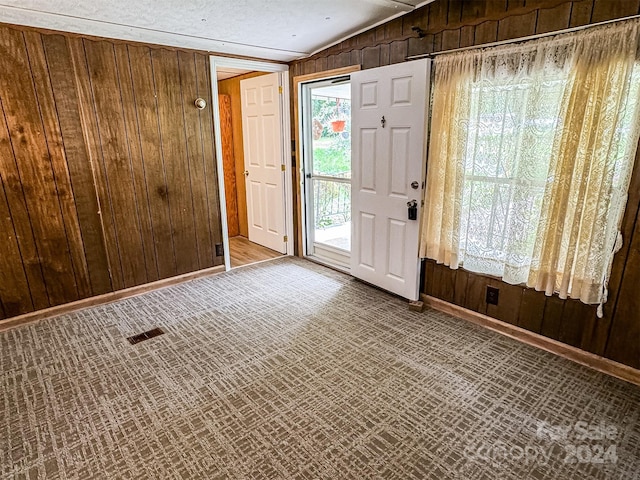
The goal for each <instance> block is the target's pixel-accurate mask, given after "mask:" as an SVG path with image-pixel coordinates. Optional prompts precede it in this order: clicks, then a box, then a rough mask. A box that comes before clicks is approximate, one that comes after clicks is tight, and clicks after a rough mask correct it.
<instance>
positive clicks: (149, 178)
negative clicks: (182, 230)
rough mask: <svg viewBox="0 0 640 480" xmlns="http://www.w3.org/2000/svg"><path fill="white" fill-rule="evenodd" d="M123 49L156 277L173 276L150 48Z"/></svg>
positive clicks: (171, 238) (129, 47) (172, 259)
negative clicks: (144, 187) (130, 77)
mask: <svg viewBox="0 0 640 480" xmlns="http://www.w3.org/2000/svg"><path fill="white" fill-rule="evenodd" d="M127 50H128V53H129V62H130V65H131V76H132V80H133V93H134V98H135V107H136V115H137V120H138V129H139V135H140V144H141V147H142V152H143V154H142V157H143V164H144V165H143V166H144V180H145V185H146V192H147V201H148V204H149V215H150V217H151V226H152V230H153V242H154V245H155V254H156V257H157V260H156V264H157V268H158V276H159V277H160V278H168V277H171V276H174V275H176V273H177V269H176V259H175V252H174V244H173V243H174V242H173V233H172V232H173V227H172V225H171V214H170V212H169V202H168V201H167V195H166V192H167V181H166V178H165V168H164V156H163V152H162V148H161V141H160V125H159V118H158V104H157V102H158V99H157V97H156V89H155V83H154V77H153V66H152V64H151V50H150V49H149V48H147V47H142V46H132V45H129V46H128V48H127Z"/></svg>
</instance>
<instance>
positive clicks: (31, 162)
mask: <svg viewBox="0 0 640 480" xmlns="http://www.w3.org/2000/svg"><path fill="white" fill-rule="evenodd" d="M0 71H2V72H10V74H9V75H7V74H3V75H0V92H1V95H2V104H3V108H4V114H5V119H6V122H7V126H8V129H9V135H10V138H11V143H12V145H13V146H14V148H13V153H14V155H15V163H16V165H17V170H18V176H17V177H14V178H10V177H9V183H11V182H17V183H18V184H21V185H22V190H23V192H24V197H25V200H26V206H27V211H28V217H29V220H26V219H24V220H23V221H27V222H29V221H30V223H31V229H32V231H33V236H34V239H35V242H36V245H37V247H38V250H37V251H38V257H37V258H32V259H28V260H27V262H33V261H35V262H37V263H39V264H40V268H41V269H42V273H43V277H44V280H45V284H46V288H47V292H48V296H49V301H50V302H51V304H53V305H58V304H61V303H66V302H71V301H74V300H77V299H78V290H77V287H76V282H75V278H74V271H73V264H72V260H71V257H70V255H69V245H68V243H67V238H66V232H65V226H64V220H63V218H62V212H61V210H60V204H59V202H58V192H57V189H56V183H55V177H54V172H53V169H52V166H51V157H50V155H49V150H48V147H47V142H46V137H45V131H44V128H43V124H42V118H41V117H40V111H39V104H38V98H37V96H36V90H35V85H34V80H33V77H32V73H31V67H30V63H29V57H28V53H27V49H26V46H25V40H24V37H23V35H22V33H20V32H18V31H16V30H12V29H5V31H4V32H3V35H1V36H0ZM3 171H4V170H3Z"/></svg>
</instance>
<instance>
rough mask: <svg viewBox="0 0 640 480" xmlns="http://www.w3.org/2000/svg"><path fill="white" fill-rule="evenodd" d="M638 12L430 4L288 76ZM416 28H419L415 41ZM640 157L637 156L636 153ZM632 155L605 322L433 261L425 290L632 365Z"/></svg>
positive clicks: (635, 274)
mask: <svg viewBox="0 0 640 480" xmlns="http://www.w3.org/2000/svg"><path fill="white" fill-rule="evenodd" d="M639 13H640V0H621V1H612V0H579V1H567V0H526V2H525V1H524V0H504V1H500V0H464V1H463V0H436V1H434V2H433V3H430V4H428V5H426V6H424V7H422V8H420V9H418V10H416V11H415V12H412V13H410V14H407V15H405V16H403V17H399V18H397V19H395V20H392V21H391V22H388V23H386V24H383V25H380V26H378V27H376V28H374V29H371V30H368V31H366V32H364V33H361V34H359V35H357V36H355V37H352V38H350V39H348V40H345V41H343V42H342V43H340V44H338V45H335V46H333V47H331V48H328V49H326V50H324V51H322V52H319V53H318V54H316V55H314V56H312V57H310V58H309V59H305V60H302V61H299V62H295V63H294V64H292V66H291V69H292V77H293V76H296V75H303V74H310V73H316V72H321V71H325V70H330V69H333V68H338V67H345V66H348V65H362V68H373V67H378V66H382V65H389V64H393V63H399V62H403V61H405V59H406V57H407V56H409V55H419V54H423V53H431V52H436V51H443V50H449V49H454V48H458V47H465V46H470V45H482V44H486V43H490V42H495V41H498V40H507V39H517V38H521V37H526V36H529V35H534V34H536V33H544V32H552V31H556V30H561V29H564V28H568V27H574V26H579V25H586V24H590V23H596V22H601V21H605V20H611V19H616V18H622V17H626V16H631V15H636V14H639ZM413 26H417V27H420V28H421V29H423V30H424V31H425V32H426V35H425V36H424V37H423V38H418V36H417V34H416V33H415V32H414V31H412V27H413ZM639 156H640V152H639ZM639 206H640V158H637V159H636V168H635V172H634V177H633V179H632V185H631V189H630V192H629V200H628V203H627V209H626V211H625V217H624V222H623V229H622V233H623V237H624V246H623V248H622V250H621V251H620V252H618V254H617V255H616V257H615V261H614V267H613V272H612V275H611V280H610V283H609V300H608V302H607V303H606V304H605V309H604V313H605V315H604V318H602V319H598V318H597V317H596V309H595V307H594V306H587V305H584V304H582V303H581V302H579V301H575V300H561V299H560V298H558V297H557V296H553V297H546V296H545V295H544V294H543V293H541V292H536V291H535V290H533V289H529V288H524V287H522V286H514V285H509V284H507V283H504V282H502V281H500V280H499V279H496V278H491V277H487V276H484V275H478V274H475V273H471V272H467V271H465V270H462V269H460V270H451V269H449V268H447V267H444V266H442V265H436V264H435V262H432V261H427V262H425V264H424V269H423V276H424V289H423V291H424V293H426V294H428V295H432V296H434V297H437V298H440V299H442V300H446V301H448V302H451V303H455V304H457V305H461V306H463V307H466V308H469V309H471V310H475V311H477V312H480V313H484V314H486V315H489V316H492V317H494V318H497V319H499V320H501V321H504V322H508V323H512V324H515V325H518V326H520V327H523V328H526V329H528V330H531V331H534V332H536V333H540V334H542V335H545V336H547V337H550V338H553V339H556V340H559V341H561V342H564V343H567V344H569V345H573V346H576V347H579V348H582V349H583V350H587V351H590V352H593V353H595V354H598V355H602V356H605V357H608V358H610V359H613V360H616V361H618V362H621V363H624V364H626V365H630V366H632V367H635V368H640V294H639V293H638V285H640V222H638V221H637V217H638V214H639V208H638V207H639ZM487 285H491V286H494V287H497V288H499V290H500V301H499V304H498V305H497V306H496V305H488V304H487V303H486V302H485V293H486V287H487Z"/></svg>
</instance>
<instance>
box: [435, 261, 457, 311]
mask: <svg viewBox="0 0 640 480" xmlns="http://www.w3.org/2000/svg"><path fill="white" fill-rule="evenodd" d="M456 272H457V270H452V269H450V268H449V267H447V266H445V265H442V264H436V265H434V268H433V280H432V283H433V287H432V292H433V293H432V295H433V296H434V297H437V298H440V299H442V300H445V301H446V302H449V303H452V302H453V297H454V290H455V286H456Z"/></svg>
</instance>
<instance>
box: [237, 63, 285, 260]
mask: <svg viewBox="0 0 640 480" xmlns="http://www.w3.org/2000/svg"><path fill="white" fill-rule="evenodd" d="M279 87H280V77H279V74H278V73H271V74H268V75H261V76H259V77H254V78H249V79H246V80H242V81H240V93H241V97H242V130H243V146H244V164H245V172H244V173H245V183H246V187H247V217H248V224H249V225H248V226H249V240H250V241H252V242H255V243H258V244H260V245H263V246H265V247H268V248H271V249H272V250H276V251H278V252H280V253H286V244H285V241H284V231H285V227H284V210H285V208H284V205H285V203H284V170H283V168H282V167H283V165H284V164H283V163H282V160H283V140H282V131H281V125H282V112H281V102H280V98H279V95H281V93H280V88H279Z"/></svg>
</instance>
